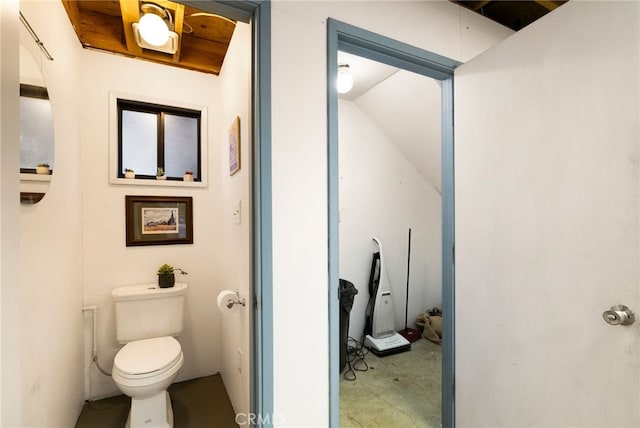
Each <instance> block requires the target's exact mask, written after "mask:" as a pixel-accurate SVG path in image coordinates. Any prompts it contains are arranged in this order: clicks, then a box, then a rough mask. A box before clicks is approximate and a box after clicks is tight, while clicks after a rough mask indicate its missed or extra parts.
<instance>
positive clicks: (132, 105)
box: [117, 98, 202, 182]
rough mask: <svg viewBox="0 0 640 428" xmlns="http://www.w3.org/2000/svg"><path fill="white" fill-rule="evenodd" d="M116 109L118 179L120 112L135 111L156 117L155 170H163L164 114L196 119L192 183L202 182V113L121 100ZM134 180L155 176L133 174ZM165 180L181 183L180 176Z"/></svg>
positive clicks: (120, 169) (121, 174)
mask: <svg viewBox="0 0 640 428" xmlns="http://www.w3.org/2000/svg"><path fill="white" fill-rule="evenodd" d="M117 108H118V175H117V177H118V178H124V165H123V162H122V112H123V111H135V112H140V113H150V114H155V115H156V116H157V120H156V124H157V127H158V129H157V142H156V143H157V159H156V168H163V169H165V170H166V168H165V156H164V117H165V115H166V114H170V115H174V116H182V117H189V118H192V119H196V121H197V130H198V141H197V151H198V152H197V170H196V171H194V172H193V173H194V174H193V175H194V177H193V181H195V182H201V181H202V111H201V110H193V109H188V108H183V107H175V106H169V105H164V104H154V103H149V102H144V101H135V100H127V99H123V98H118V99H117ZM135 178H137V179H143V180H155V179H156V176H155V175H146V174H135ZM167 180H173V181H182V176H179V177H169V176H167Z"/></svg>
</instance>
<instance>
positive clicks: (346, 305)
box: [339, 279, 358, 372]
mask: <svg viewBox="0 0 640 428" xmlns="http://www.w3.org/2000/svg"><path fill="white" fill-rule="evenodd" d="M339 282H340V371H341V372H342V370H343V369H344V366H345V365H346V364H347V338H348V336H349V314H350V313H351V308H352V307H353V299H354V298H355V296H356V294H358V290H357V289H356V287H355V286H354V285H353V283H351V282H349V281H347V280H345V279H340V281H339Z"/></svg>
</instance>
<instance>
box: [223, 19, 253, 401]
mask: <svg viewBox="0 0 640 428" xmlns="http://www.w3.org/2000/svg"><path fill="white" fill-rule="evenodd" d="M220 91H221V96H222V101H223V102H222V113H221V115H222V127H221V128H220V130H219V131H218V132H219V133H220V141H221V144H220V146H219V149H218V151H219V156H220V169H219V171H218V172H217V173H218V175H219V177H220V178H219V179H220V203H221V210H222V215H221V229H222V231H221V241H220V242H219V243H218V246H220V247H221V248H220V249H221V253H222V254H221V263H220V264H219V266H218V269H219V270H218V271H217V272H216V274H215V283H216V286H217V288H218V289H220V290H222V289H228V290H234V289H238V290H239V291H240V296H241V297H244V298H245V299H246V301H247V306H246V307H244V308H242V307H241V308H240V310H237V311H236V312H234V313H230V314H226V315H223V316H221V317H220V327H221V331H220V343H219V347H220V359H221V369H220V373H221V374H222V378H223V380H224V384H225V386H226V388H227V393H228V394H229V398H230V399H231V403H232V404H233V407H234V409H235V410H236V413H244V414H247V413H249V401H250V400H249V399H250V392H251V391H250V386H251V385H250V380H251V378H250V367H251V364H250V357H251V354H250V352H251V310H252V305H251V303H250V302H251V300H252V298H251V269H252V266H251V191H250V190H251V182H250V180H251V126H250V125H251V119H252V118H251V115H250V114H251V113H250V109H249V107H250V106H251V26H250V25H248V24H243V23H238V24H237V25H236V29H235V31H234V33H233V38H232V39H231V44H230V46H229V51H228V52H227V56H226V57H225V60H224V66H223V67H222V70H221V72H220ZM236 117H240V151H241V161H240V171H238V172H236V173H235V174H234V175H233V176H230V175H229V145H228V144H227V142H228V134H227V133H228V130H229V127H230V126H231V123H232V122H233V120H234V119H235V118H236ZM238 201H240V210H241V212H240V224H236V222H235V217H234V211H235V209H236V203H237V202H238ZM239 364H240V367H239V366H238V365H239Z"/></svg>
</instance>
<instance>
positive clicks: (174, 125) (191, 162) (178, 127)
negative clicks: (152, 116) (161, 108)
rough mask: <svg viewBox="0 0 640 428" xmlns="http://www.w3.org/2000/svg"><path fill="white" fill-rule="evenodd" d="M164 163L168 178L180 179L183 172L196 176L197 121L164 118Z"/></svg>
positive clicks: (171, 117)
mask: <svg viewBox="0 0 640 428" xmlns="http://www.w3.org/2000/svg"><path fill="white" fill-rule="evenodd" d="M164 163H165V171H166V174H167V175H168V176H169V177H182V175H183V174H184V172H185V171H187V170H189V171H193V172H194V177H193V178H195V179H198V178H200V177H199V176H198V173H199V171H198V120H197V119H195V118H192V117H184V116H175V115H172V114H166V115H165V116H164Z"/></svg>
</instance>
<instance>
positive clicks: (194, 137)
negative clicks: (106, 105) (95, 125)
mask: <svg viewBox="0 0 640 428" xmlns="http://www.w3.org/2000/svg"><path fill="white" fill-rule="evenodd" d="M116 108H117V169H116V170H117V175H116V177H117V178H123V177H125V170H126V169H130V170H133V171H134V173H135V178H136V179H148V180H155V179H156V173H157V172H158V169H159V168H162V170H163V171H164V174H165V175H166V179H167V180H174V181H182V180H183V175H184V174H185V172H186V171H192V172H193V181H195V182H202V180H203V170H202V159H203V143H202V134H203V133H202V129H204V127H203V116H204V115H203V110H204V109H202V108H186V107H183V106H180V107H177V106H169V105H162V104H154V103H149V102H143V101H137V100H129V99H123V98H118V97H117V98H116ZM205 159H206V158H205Z"/></svg>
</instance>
